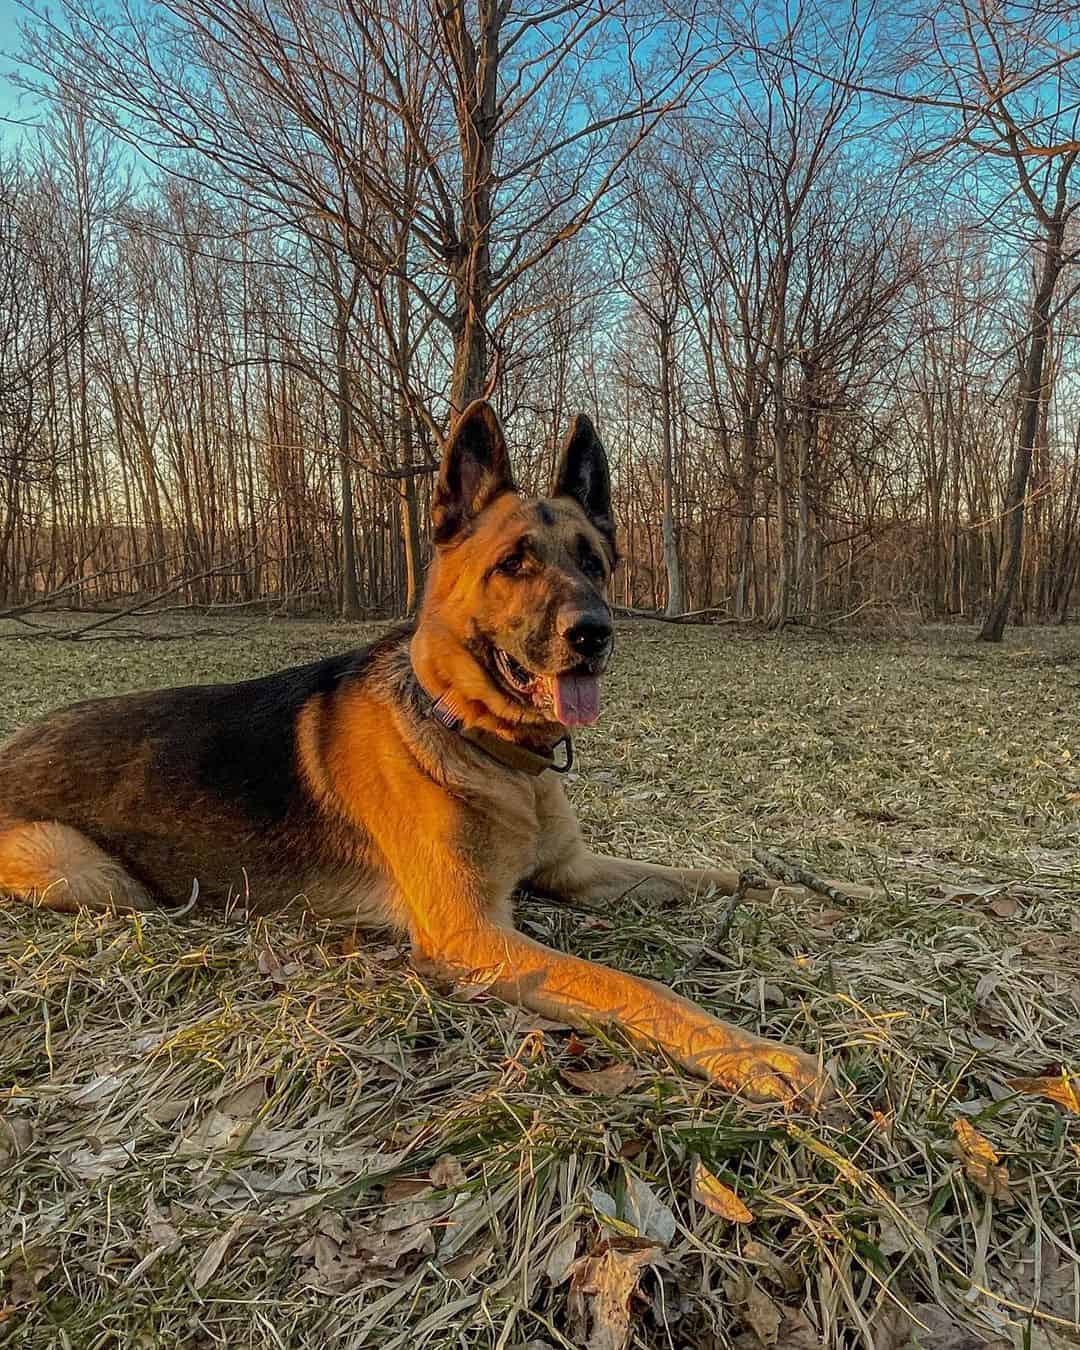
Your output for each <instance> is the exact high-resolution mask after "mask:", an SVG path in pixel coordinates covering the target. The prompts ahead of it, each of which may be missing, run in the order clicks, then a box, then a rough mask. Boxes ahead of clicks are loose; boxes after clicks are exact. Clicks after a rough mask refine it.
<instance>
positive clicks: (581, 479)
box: [551, 413, 615, 553]
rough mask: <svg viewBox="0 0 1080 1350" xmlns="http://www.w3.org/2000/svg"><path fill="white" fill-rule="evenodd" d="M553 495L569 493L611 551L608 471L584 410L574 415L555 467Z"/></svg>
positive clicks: (612, 535)
mask: <svg viewBox="0 0 1080 1350" xmlns="http://www.w3.org/2000/svg"><path fill="white" fill-rule="evenodd" d="M551 495H552V496H553V497H573V499H574V501H576V502H577V504H578V505H579V506H580V507H581V509H582V510H583V511H584V512H585V514H586V515H587V516H588V517H589V519H590V520H591V521H592V523H593V524H594V525H595V526H596V528H597V529H598V530H599V531H600V533H601V534H602V535H603V536H604V538H605V539H606V540H607V542H608V545H609V546H610V548H611V550H612V553H614V551H615V518H614V516H612V514H611V474H610V472H609V471H608V462H607V453H606V451H605V450H604V447H603V445H602V444H601V442H600V437H599V436H598V435H597V434H596V428H595V427H594V426H593V424H592V422H590V421H589V419H588V418H587V417H586V416H585V414H584V413H578V415H577V416H576V417H575V418H574V420H573V422H572V424H571V426H570V433H569V435H568V436H567V438H566V444H565V445H564V446H563V450H562V455H561V456H560V458H559V467H558V468H557V469H556V471H555V484H554V486H553V487H552V489H551Z"/></svg>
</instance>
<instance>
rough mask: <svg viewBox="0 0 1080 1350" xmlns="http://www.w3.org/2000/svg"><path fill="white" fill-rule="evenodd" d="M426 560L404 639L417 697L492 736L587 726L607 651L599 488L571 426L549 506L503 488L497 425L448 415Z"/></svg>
mask: <svg viewBox="0 0 1080 1350" xmlns="http://www.w3.org/2000/svg"><path fill="white" fill-rule="evenodd" d="M432 518H433V524H434V540H435V558H434V561H433V562H432V565H431V570H430V572H429V574H428V582H427V588H426V590H425V593H424V603H423V607H422V610H421V614H420V621H419V624H418V626H417V632H416V635H415V637H414V639H413V646H412V655H413V664H414V666H415V668H416V671H417V674H418V675H419V677H420V679H421V682H422V683H423V684H424V685H425V687H426V688H427V689H428V692H429V693H431V694H433V695H435V696H443V697H444V698H445V700H446V702H447V704H448V706H451V707H453V708H454V709H455V711H456V712H457V714H458V715H459V716H462V717H463V718H464V719H465V720H466V721H467V722H469V723H472V724H476V725H481V726H483V725H487V726H489V727H493V728H496V729H499V730H502V731H503V732H504V733H505V731H506V729H507V727H510V728H517V729H520V732H521V734H522V735H524V736H525V737H530V736H536V735H538V734H543V733H544V731H545V729H546V730H547V732H549V733H550V734H553V735H557V734H560V732H559V729H560V728H567V727H576V726H582V725H585V724H587V723H589V722H595V721H596V718H597V717H598V715H599V712H600V677H601V676H602V675H603V673H604V669H605V667H606V665H607V661H608V658H609V656H610V655H611V647H612V637H613V635H612V626H611V611H610V609H609V608H608V605H607V601H606V600H605V599H604V589H605V587H606V585H607V581H608V577H609V576H610V575H611V569H612V567H613V566H614V564H615V523H614V520H613V519H612V515H611V480H610V476H609V473H608V464H607V456H606V455H605V453H604V447H603V446H602V445H601V444H600V440H599V438H598V436H597V435H596V432H595V431H594V430H593V425H592V423H591V422H590V421H589V419H588V418H587V417H585V416H583V415H579V416H578V417H576V418H575V419H574V422H573V425H572V426H571V428H570V433H569V435H568V436H567V439H566V444H565V445H564V447H563V451H562V456H561V459H560V462H559V467H558V469H557V471H556V474H555V482H554V484H553V486H552V490H551V495H550V496H548V497H538V498H527V497H522V496H521V494H520V493H519V492H518V491H517V489H516V488H515V487H514V482H513V478H512V475H511V472H510V461H509V458H508V455H507V450H506V441H505V439H504V437H503V433H502V428H501V427H500V425H499V421H498V418H497V417H496V416H495V413H494V411H493V410H492V408H491V406H490V405H489V404H487V403H484V402H481V401H478V402H475V403H472V404H470V405H469V407H468V408H466V409H465V411H464V413H462V415H461V417H460V418H459V419H458V422H457V424H456V425H455V427H454V430H453V433H452V435H451V439H450V441H449V443H448V445H447V448H446V454H445V456H444V458H443V463H442V468H441V471H440V473H439V480H438V483H437V485H436V488H435V493H434V497H433V502H432Z"/></svg>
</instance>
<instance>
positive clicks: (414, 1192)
mask: <svg viewBox="0 0 1080 1350" xmlns="http://www.w3.org/2000/svg"><path fill="white" fill-rule="evenodd" d="M430 1191H431V1182H430V1181H429V1180H427V1178H425V1177H399V1178H398V1179H397V1180H396V1181H388V1182H387V1183H386V1185H385V1186H384V1187H383V1199H384V1200H385V1201H386V1203H387V1204H388V1205H396V1204H399V1203H400V1202H401V1201H402V1200H415V1199H416V1197H417V1196H420V1195H427V1194H428V1193H429V1192H430Z"/></svg>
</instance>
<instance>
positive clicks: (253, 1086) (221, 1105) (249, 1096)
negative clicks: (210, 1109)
mask: <svg viewBox="0 0 1080 1350" xmlns="http://www.w3.org/2000/svg"><path fill="white" fill-rule="evenodd" d="M265 1105H266V1080H265V1079H264V1078H255V1079H253V1080H252V1081H251V1082H250V1083H245V1084H244V1085H243V1086H242V1087H238V1088H232V1089H231V1090H230V1091H229V1092H224V1093H222V1095H221V1096H220V1097H219V1098H218V1099H217V1107H218V1110H219V1111H220V1112H221V1113H222V1114H223V1115H226V1116H245V1117H247V1118H248V1119H250V1118H251V1117H252V1116H256V1115H258V1113H259V1112H260V1111H261V1110H262V1108H263V1107H264V1106H265Z"/></svg>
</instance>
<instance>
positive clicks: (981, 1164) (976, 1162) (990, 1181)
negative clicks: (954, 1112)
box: [953, 1116, 1014, 1205]
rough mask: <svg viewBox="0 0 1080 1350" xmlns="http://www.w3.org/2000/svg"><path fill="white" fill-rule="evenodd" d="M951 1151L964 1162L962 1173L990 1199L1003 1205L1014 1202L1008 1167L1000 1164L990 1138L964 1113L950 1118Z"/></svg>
mask: <svg viewBox="0 0 1080 1350" xmlns="http://www.w3.org/2000/svg"><path fill="white" fill-rule="evenodd" d="M953 1153H954V1154H955V1156H956V1157H957V1158H959V1160H960V1162H961V1163H962V1164H963V1166H964V1175H965V1176H966V1177H967V1178H968V1180H969V1181H972V1182H974V1184H975V1185H976V1186H978V1188H979V1190H981V1191H982V1192H983V1194H984V1195H987V1196H989V1197H990V1198H991V1199H992V1200H1000V1201H1001V1203H1002V1204H1003V1205H1011V1204H1013V1203H1014V1202H1013V1194H1012V1191H1011V1190H1010V1189H1009V1172H1008V1168H1006V1167H1003V1166H1001V1165H1000V1164H1001V1160H1000V1159H999V1158H998V1155H997V1154H996V1153H995V1152H994V1147H993V1145H992V1144H991V1143H990V1141H989V1139H987V1138H985V1137H984V1136H983V1135H981V1134H980V1133H979V1131H978V1130H977V1129H976V1128H975V1126H974V1125H972V1123H971V1121H970V1120H966V1119H965V1118H964V1117H963V1116H958V1117H957V1118H956V1120H954V1121H953Z"/></svg>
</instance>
